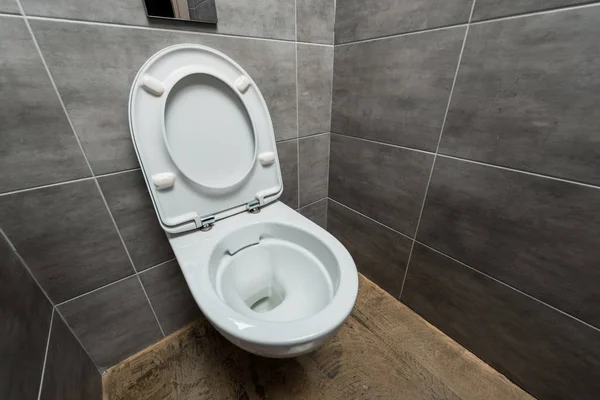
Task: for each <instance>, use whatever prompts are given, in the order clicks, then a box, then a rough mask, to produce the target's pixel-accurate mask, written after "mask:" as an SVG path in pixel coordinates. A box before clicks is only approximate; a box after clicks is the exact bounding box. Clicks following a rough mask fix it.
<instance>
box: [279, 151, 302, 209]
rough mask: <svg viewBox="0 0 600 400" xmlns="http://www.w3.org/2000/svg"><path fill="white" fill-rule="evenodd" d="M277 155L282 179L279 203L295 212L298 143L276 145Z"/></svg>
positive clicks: (296, 201)
mask: <svg viewBox="0 0 600 400" xmlns="http://www.w3.org/2000/svg"><path fill="white" fill-rule="evenodd" d="M277 153H278V155H279V164H280V167H281V176H282V178H283V194H282V195H281V197H280V198H279V201H282V202H283V203H285V204H287V205H288V206H290V207H291V208H293V209H294V210H295V209H297V208H298V141H297V140H290V141H288V142H282V143H277Z"/></svg>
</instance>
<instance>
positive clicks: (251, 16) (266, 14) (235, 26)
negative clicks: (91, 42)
mask: <svg viewBox="0 0 600 400" xmlns="http://www.w3.org/2000/svg"><path fill="white" fill-rule="evenodd" d="M5 1H6V0H5ZM21 3H22V5H23V8H24V10H25V13H26V14H27V15H32V16H43V17H53V18H65V19H73V20H81V21H95V22H108V23H112V24H124V25H141V26H153V27H158V28H170V29H182V30H183V29H185V30H192V31H206V32H212V33H222V34H229V35H243V36H256V37H265V38H272V39H286V40H294V38H295V27H296V26H295V20H294V17H295V8H294V0H262V1H252V2H249V1H247V0H227V1H217V2H216V6H217V16H218V19H219V23H218V24H216V25H212V24H198V23H190V22H180V21H167V20H163V19H156V18H148V17H147V16H146V11H145V8H144V4H143V0H103V1H96V0H54V1H52V2H48V1H45V0H21Z"/></svg>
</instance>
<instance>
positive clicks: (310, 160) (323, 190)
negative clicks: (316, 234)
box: [298, 133, 330, 207]
mask: <svg viewBox="0 0 600 400" xmlns="http://www.w3.org/2000/svg"><path fill="white" fill-rule="evenodd" d="M329 141H330V135H329V134H328V133H326V134H324V135H317V136H311V137H308V138H304V139H300V140H299V141H298V146H300V147H299V154H300V160H299V162H300V166H299V168H300V171H299V177H300V207H303V206H305V205H307V204H310V203H314V202H315V201H317V200H320V199H322V198H325V197H327V193H328V182H329Z"/></svg>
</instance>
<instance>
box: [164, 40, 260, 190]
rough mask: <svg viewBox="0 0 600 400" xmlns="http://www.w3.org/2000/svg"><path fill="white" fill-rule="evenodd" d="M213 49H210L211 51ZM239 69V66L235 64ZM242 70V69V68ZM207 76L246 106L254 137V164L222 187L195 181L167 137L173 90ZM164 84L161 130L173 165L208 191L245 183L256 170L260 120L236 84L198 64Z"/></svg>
mask: <svg viewBox="0 0 600 400" xmlns="http://www.w3.org/2000/svg"><path fill="white" fill-rule="evenodd" d="M210 50H212V49H209V51H210ZM211 53H213V54H217V55H219V56H222V55H221V54H218V53H217V52H215V51H214V50H213V51H211ZM218 60H220V61H228V62H233V60H227V59H225V58H222V59H221V58H219V59H218ZM234 65H236V67H237V64H234ZM240 68H241V67H240ZM196 74H197V75H207V76H210V77H213V78H216V79H218V80H219V81H221V82H222V83H224V84H225V85H227V86H228V87H229V89H231V91H232V92H233V93H235V94H236V96H237V97H238V99H240V101H241V102H242V104H243V105H244V108H245V111H246V113H247V114H248V117H249V121H250V123H251V125H252V136H253V138H254V154H253V156H252V163H251V164H250V165H249V166H248V168H247V169H246V171H245V173H244V174H243V176H242V177H241V178H239V179H238V180H236V181H235V182H226V183H224V184H222V185H214V184H213V185H209V184H206V183H203V182H200V181H198V180H197V179H195V178H194V177H193V174H191V173H190V172H189V171H186V170H185V169H184V168H183V167H182V166H181V165H180V163H178V161H177V156H176V155H175V154H174V153H173V151H172V150H171V145H170V144H169V139H168V137H167V127H166V121H165V119H166V118H165V114H166V112H167V104H168V102H169V98H170V95H171V91H172V90H173V88H175V86H177V84H178V83H179V82H181V81H182V80H184V79H185V78H187V77H188V76H192V75H196ZM240 74H241V75H240V76H245V77H246V78H248V79H250V77H249V76H248V75H246V74H242V72H241V71H240ZM163 83H164V85H165V92H164V94H163V95H162V96H161V106H160V108H161V110H162V113H161V117H160V118H161V124H160V129H161V134H162V137H163V142H164V144H165V147H166V149H167V152H168V153H169V156H170V157H171V160H172V161H173V163H174V164H175V165H176V166H177V169H179V171H181V173H182V174H183V175H185V176H186V177H187V178H188V179H189V180H191V181H192V182H194V183H196V184H197V185H198V186H200V187H203V188H207V189H228V188H230V187H234V186H237V185H239V184H240V183H241V182H243V181H244V179H246V178H247V177H248V175H249V174H250V172H252V169H253V168H254V166H255V164H256V159H257V153H258V137H257V135H256V130H257V128H256V122H255V120H256V118H260V116H259V115H256V113H255V112H253V111H252V109H251V107H248V101H247V99H246V98H245V97H244V96H241V95H240V93H239V91H238V90H237V89H236V88H235V87H234V84H235V82H233V83H232V82H229V80H228V79H227V78H226V77H225V76H224V75H223V74H221V73H220V72H219V71H217V70H216V69H215V68H214V67H213V66H211V65H198V64H192V65H185V66H182V67H180V68H178V69H176V70H174V71H173V72H171V73H170V74H169V75H168V76H167V77H166V78H165V79H164V80H163Z"/></svg>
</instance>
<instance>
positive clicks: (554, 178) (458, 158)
mask: <svg viewBox="0 0 600 400" xmlns="http://www.w3.org/2000/svg"><path fill="white" fill-rule="evenodd" d="M331 135H337V136H343V137H345V138H349V139H356V140H362V141H364V142H369V143H373V144H378V145H381V146H390V147H395V148H399V149H403V150H410V151H416V152H418V153H424V154H429V155H435V153H433V152H430V151H427V150H420V149H415V148H412V147H406V146H402V145H397V144H392V143H386V142H380V141H377V140H372V139H365V138H361V137H358V136H351V135H347V134H345V133H338V132H331ZM437 156H438V157H442V158H449V159H452V160H457V161H464V162H467V163H472V164H478V165H483V166H486V167H491V168H497V169H502V170H505V171H510V172H515V173H519V174H524V175H531V176H535V177H538V178H543V179H550V180H553V181H559V182H563V183H570V184H572V185H578V186H584V187H587V188H590V189H599V190H600V186H597V185H592V184H589V183H585V182H578V181H572V180H569V179H565V178H559V177H557V176H552V175H543V174H539V173H537V172H531V171H525V170H521V169H516V168H511V167H505V166H502V165H497V164H490V163H486V162H483V161H477V160H471V159H468V158H462V157H456V156H452V155H449V154H444V153H439V152H438V154H437ZM0 196H1V195H0Z"/></svg>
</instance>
